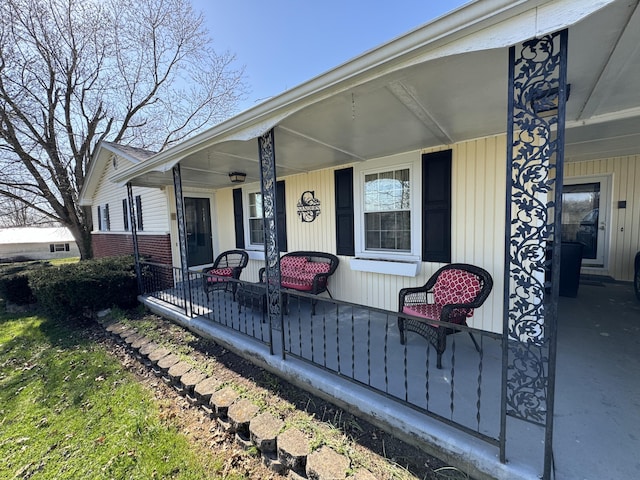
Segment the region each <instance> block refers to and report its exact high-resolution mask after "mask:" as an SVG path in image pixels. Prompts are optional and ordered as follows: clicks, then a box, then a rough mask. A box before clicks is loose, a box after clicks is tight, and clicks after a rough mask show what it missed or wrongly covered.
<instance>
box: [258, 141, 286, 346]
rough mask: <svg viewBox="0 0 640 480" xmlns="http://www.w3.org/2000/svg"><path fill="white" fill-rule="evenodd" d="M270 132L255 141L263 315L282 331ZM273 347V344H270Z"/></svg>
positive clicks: (274, 178)
mask: <svg viewBox="0 0 640 480" xmlns="http://www.w3.org/2000/svg"><path fill="white" fill-rule="evenodd" d="M274 142H275V137H274V132H273V129H271V130H269V131H268V132H267V133H265V134H264V135H262V136H261V137H259V138H258V149H259V152H258V153H259V156H260V184H261V191H262V205H263V211H264V249H265V262H266V266H265V271H266V281H267V314H268V315H269V320H270V323H271V326H272V327H273V328H275V329H276V330H280V331H282V332H283V335H284V331H283V329H282V321H283V318H282V297H281V292H280V249H279V248H278V229H277V227H276V157H275V145H274ZM272 344H273V343H272Z"/></svg>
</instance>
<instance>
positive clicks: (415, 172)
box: [353, 153, 422, 262]
mask: <svg viewBox="0 0 640 480" xmlns="http://www.w3.org/2000/svg"><path fill="white" fill-rule="evenodd" d="M412 156H413V155H412ZM403 169H408V170H409V185H410V194H409V211H410V217H409V218H410V229H411V234H410V239H411V248H410V250H409V251H393V250H373V249H367V248H366V244H365V241H366V238H365V237H366V231H365V213H366V210H365V198H364V195H365V178H366V176H367V175H371V174H376V173H377V174H379V173H383V172H392V171H397V170H403ZM421 178H422V164H421V160H420V154H419V153H416V154H415V156H413V158H411V157H409V156H408V155H406V154H404V155H399V156H397V157H395V158H394V157H385V158H381V159H377V160H371V161H368V162H364V163H361V164H358V165H355V166H354V176H353V183H354V185H353V211H354V226H355V229H354V230H355V231H354V239H355V256H356V257H359V258H366V259H375V260H392V261H393V260H396V261H400V262H405V261H406V262H418V261H420V258H421V257H420V255H421V251H422V215H421V208H419V207H420V199H421V198H422V182H421Z"/></svg>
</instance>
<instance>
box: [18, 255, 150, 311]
mask: <svg viewBox="0 0 640 480" xmlns="http://www.w3.org/2000/svg"><path fill="white" fill-rule="evenodd" d="M29 286H30V287H31V290H32V292H33V294H34V296H35V298H36V300H37V302H38V304H39V306H40V307H42V308H43V309H44V310H45V311H46V312H48V313H49V314H50V315H52V316H54V317H62V316H71V317H74V318H81V317H82V316H83V314H84V313H85V312H86V311H91V312H95V311H98V310H102V309H105V308H110V307H120V308H123V309H127V308H132V307H134V306H136V304H137V295H138V286H137V281H136V274H135V264H134V261H133V258H132V257H130V256H126V257H107V258H101V259H97V260H85V261H81V262H79V263H74V264H66V265H60V266H58V267H51V268H46V269H41V270H37V271H34V272H30V273H29Z"/></svg>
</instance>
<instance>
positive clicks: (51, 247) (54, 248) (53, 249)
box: [49, 243, 56, 253]
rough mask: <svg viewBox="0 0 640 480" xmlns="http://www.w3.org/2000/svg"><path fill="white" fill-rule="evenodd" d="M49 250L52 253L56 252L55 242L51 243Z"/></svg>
mask: <svg viewBox="0 0 640 480" xmlns="http://www.w3.org/2000/svg"><path fill="white" fill-rule="evenodd" d="M49 251H50V252H51V253H53V252H55V251H56V247H55V246H54V245H53V243H51V244H49Z"/></svg>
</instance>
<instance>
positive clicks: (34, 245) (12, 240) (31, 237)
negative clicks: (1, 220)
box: [0, 227, 80, 262]
mask: <svg viewBox="0 0 640 480" xmlns="http://www.w3.org/2000/svg"><path fill="white" fill-rule="evenodd" d="M79 256H80V251H79V250H78V245H77V244H76V241H75V239H74V238H73V235H72V234H71V232H70V231H69V229H67V228H63V227H14V228H1V229H0V261H2V262H11V261H23V260H51V259H54V258H69V257H79Z"/></svg>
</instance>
